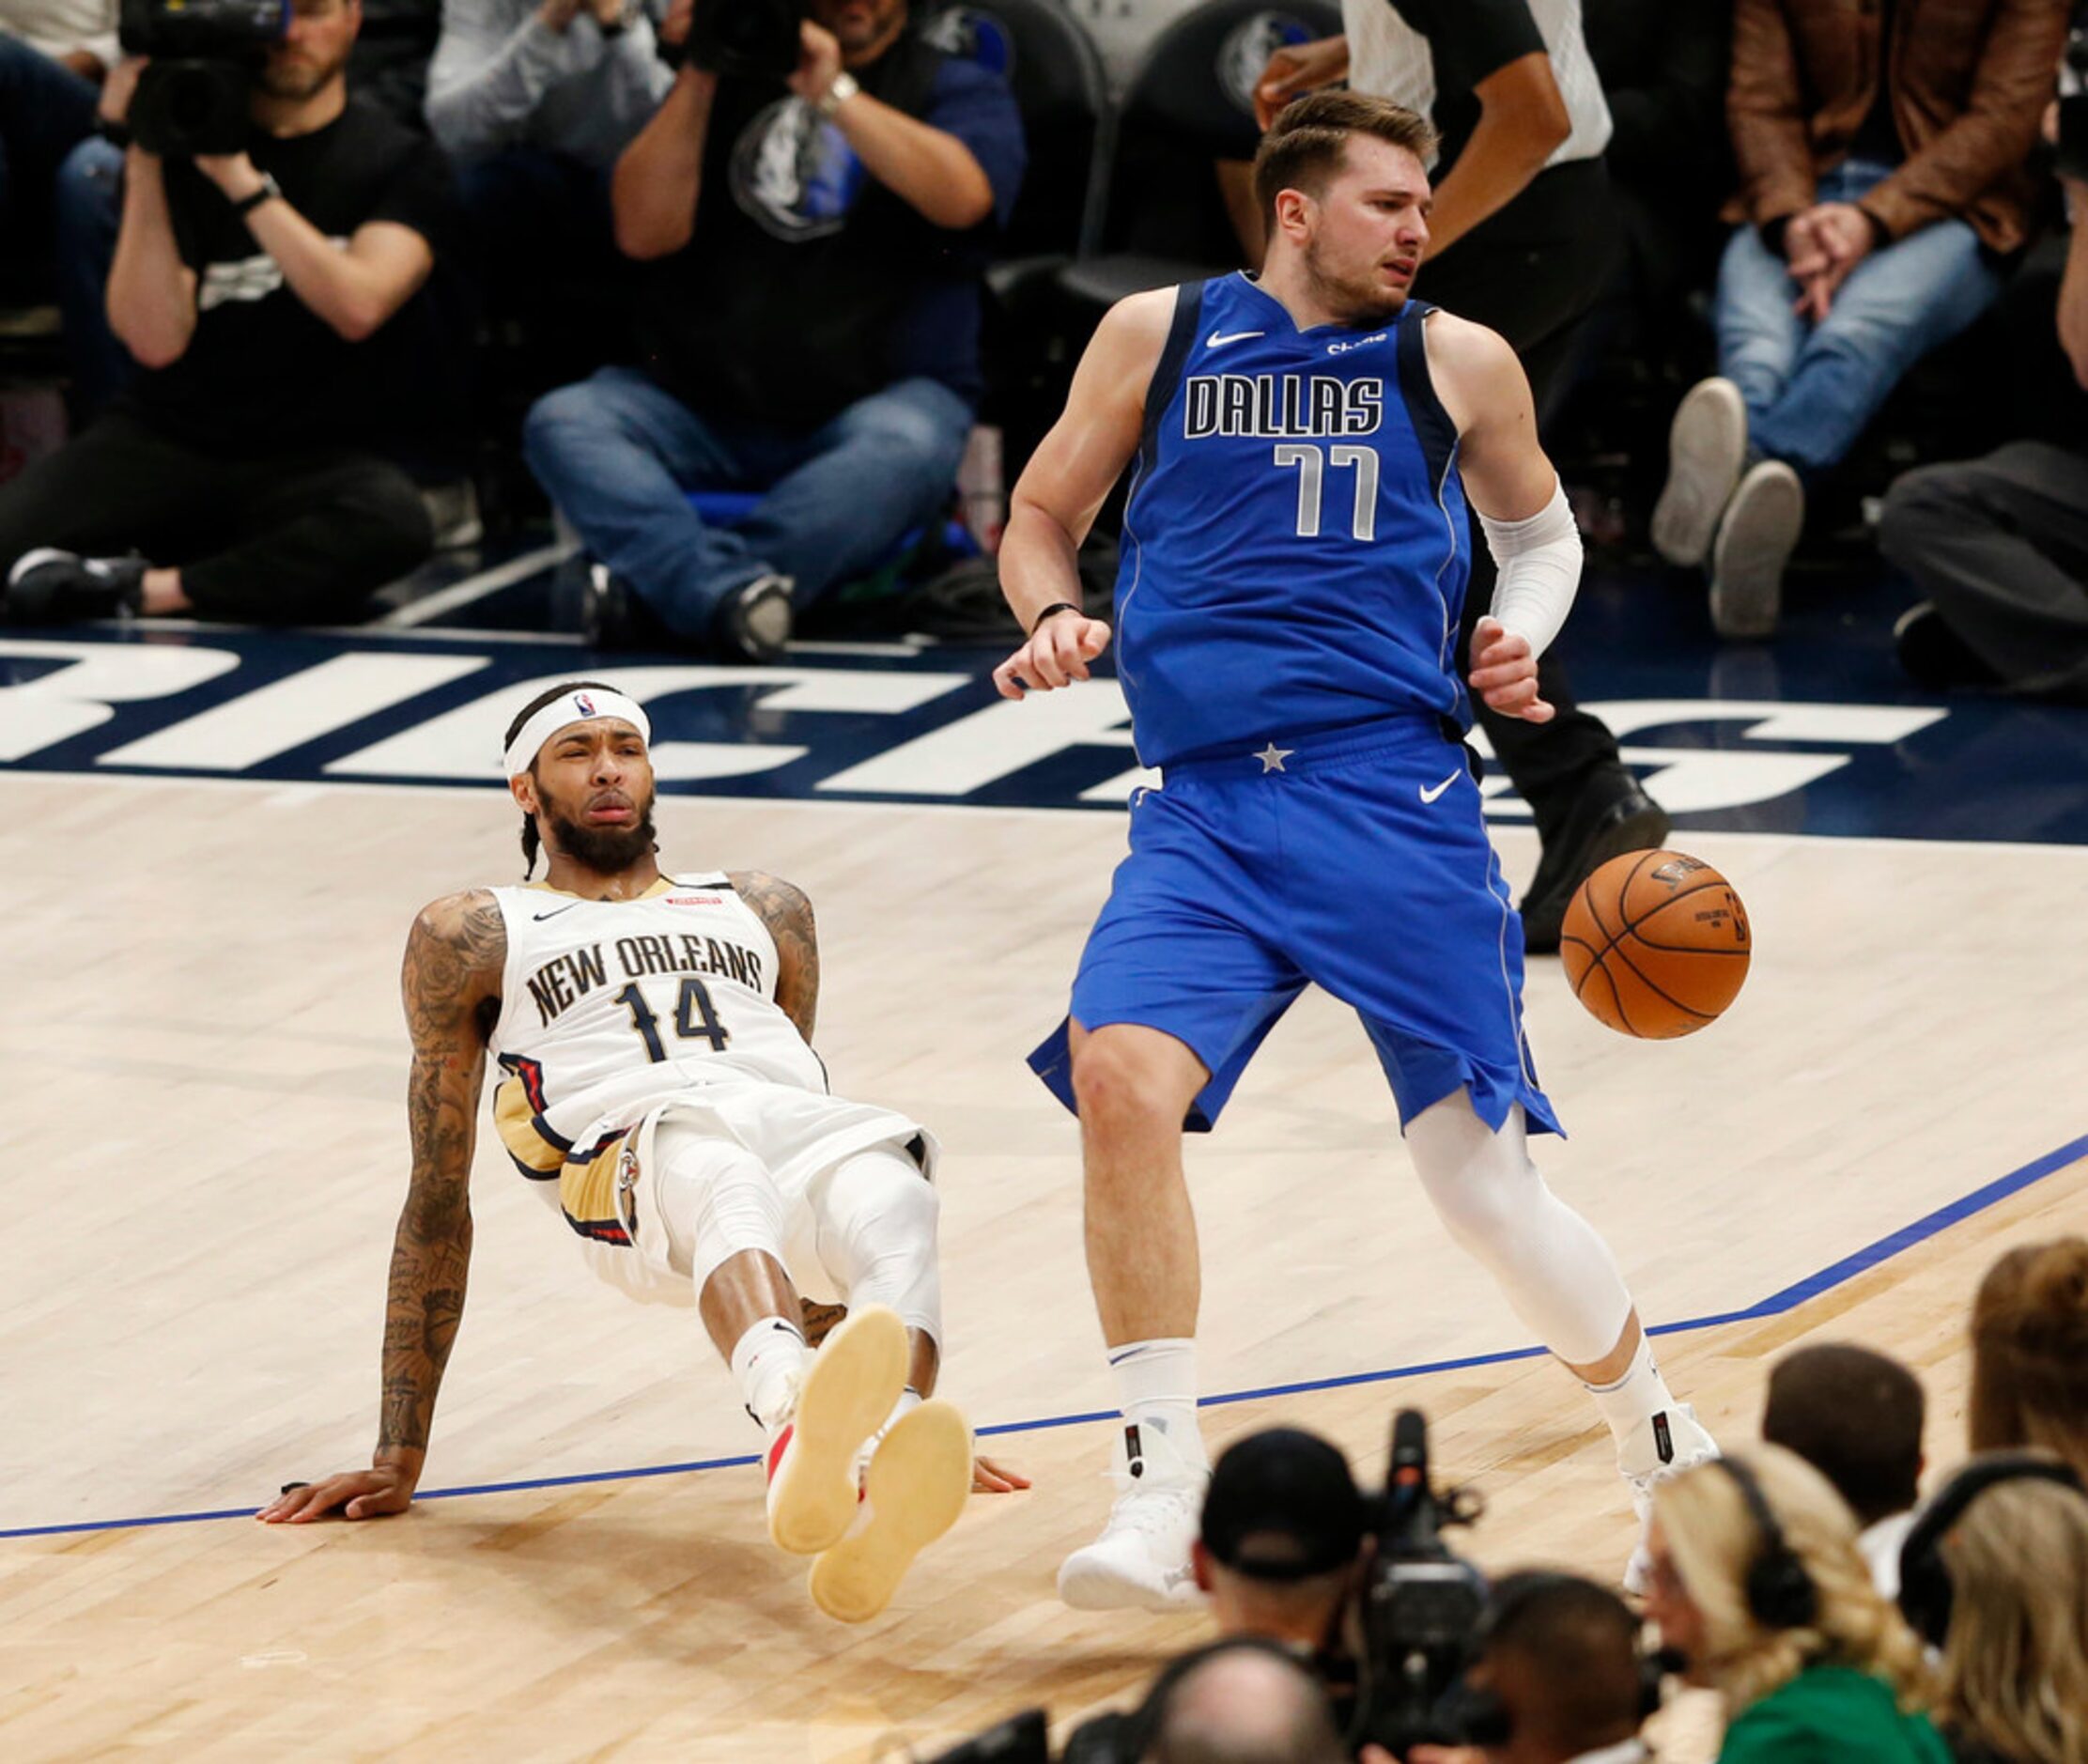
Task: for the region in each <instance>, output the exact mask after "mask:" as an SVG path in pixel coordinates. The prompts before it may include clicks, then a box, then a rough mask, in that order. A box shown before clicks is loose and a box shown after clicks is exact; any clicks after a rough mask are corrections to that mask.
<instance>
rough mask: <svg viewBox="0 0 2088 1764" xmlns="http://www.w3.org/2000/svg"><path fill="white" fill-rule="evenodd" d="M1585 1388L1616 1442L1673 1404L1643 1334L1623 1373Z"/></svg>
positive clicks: (1649, 1341)
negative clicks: (1614, 1378)
mask: <svg viewBox="0 0 2088 1764" xmlns="http://www.w3.org/2000/svg"><path fill="white" fill-rule="evenodd" d="M1586 1388H1587V1394H1588V1395H1589V1396H1590V1397H1592V1398H1594V1400H1595V1406H1596V1407H1597V1408H1598V1409H1600V1410H1601V1414H1602V1419H1603V1420H1605V1421H1607V1422H1608V1423H1609V1424H1610V1431H1611V1433H1612V1434H1614V1435H1615V1436H1616V1443H1617V1444H1618V1445H1619V1446H1622V1445H1625V1444H1627V1443H1629V1441H1630V1440H1631V1437H1632V1434H1634V1433H1635V1432H1637V1431H1638V1430H1639V1428H1640V1427H1641V1426H1643V1425H1644V1424H1645V1422H1646V1421H1647V1418H1648V1417H1649V1416H1654V1415H1657V1414H1659V1413H1660V1412H1661V1411H1662V1410H1663V1409H1672V1408H1673V1407H1674V1406H1675V1397H1674V1393H1673V1392H1672V1391H1670V1390H1669V1389H1668V1387H1667V1380H1666V1379H1664V1378H1663V1377H1662V1376H1661V1369H1660V1368H1659V1367H1658V1366H1656V1365H1654V1364H1653V1338H1651V1337H1650V1336H1647V1335H1644V1334H1642V1335H1641V1336H1640V1337H1639V1338H1638V1352H1637V1353H1636V1354H1632V1363H1631V1365H1630V1366H1629V1367H1627V1368H1626V1369H1625V1372H1624V1376H1623V1377H1621V1378H1619V1379H1618V1380H1617V1381H1616V1383H1615V1384H1611V1385H1588V1386H1587V1387H1586Z"/></svg>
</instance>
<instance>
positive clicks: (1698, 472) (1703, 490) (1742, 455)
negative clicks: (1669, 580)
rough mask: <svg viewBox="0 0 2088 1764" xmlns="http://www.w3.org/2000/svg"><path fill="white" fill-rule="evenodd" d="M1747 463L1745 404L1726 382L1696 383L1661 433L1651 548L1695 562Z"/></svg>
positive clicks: (1673, 559) (1708, 544) (1708, 546)
mask: <svg viewBox="0 0 2088 1764" xmlns="http://www.w3.org/2000/svg"><path fill="white" fill-rule="evenodd" d="M1746 463H1747V405H1746V403H1745V401H1744V400H1743V399H1742V398H1741V397H1740V388H1739V387H1738V386H1736V385H1734V384H1733V382H1732V381H1731V380H1729V379H1718V378H1717V377H1715V376H1714V377H1713V378H1711V379H1700V380H1698V381H1697V382H1696V384H1695V385H1694V386H1692V387H1691V388H1690V389H1689V391H1688V393H1687V394H1685V395H1684V396H1683V398H1682V402H1681V403H1680V404H1679V405H1678V406H1677V407H1676V410H1675V421H1674V423H1673V424H1672V425H1670V426H1669V428H1668V432H1667V483H1666V484H1665V486H1663V488H1662V490H1661V500H1660V501H1659V502H1658V503H1655V504H1654V505H1653V530H1652V535H1651V536H1652V540H1653V549H1654V550H1656V551H1658V552H1659V553H1660V554H1661V555H1662V556H1663V558H1665V559H1666V560H1667V561H1668V562H1669V563H1670V564H1686V565H1694V564H1701V563H1702V562H1703V561H1704V558H1705V554H1706V553H1707V552H1709V550H1710V549H1711V536H1712V534H1715V533H1717V531H1718V518H1719V516H1721V515H1722V514H1724V513H1725V504H1726V503H1727V502H1728V501H1730V500H1731V498H1732V494H1733V491H1734V489H1735V488H1736V487H1738V485H1739V484H1740V472H1741V471H1742V470H1743V469H1744V468H1745V466H1746Z"/></svg>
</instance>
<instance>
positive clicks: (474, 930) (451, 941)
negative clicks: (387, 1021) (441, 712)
mask: <svg viewBox="0 0 2088 1764" xmlns="http://www.w3.org/2000/svg"><path fill="white" fill-rule="evenodd" d="M506 961H507V922H506V921H505V920H503V918H502V917H501V909H500V904H499V903H498V902H497V901H495V900H494V898H493V895H492V892H491V890H487V889H467V890H464V891H463V892H461V893H457V894H445V895H444V896H443V897H442V898H441V900H438V901H431V902H429V903H428V905H425V906H424V907H423V908H422V909H421V912H420V916H419V917H418V918H417V919H415V920H414V921H413V929H412V932H411V933H410V935H409V936H408V937H407V940H406V967H405V972H404V975H403V976H402V983H403V987H404V990H405V994H406V1005H407V1015H408V1019H409V1021H410V1024H411V1025H412V1028H413V1029H414V1031H415V1033H416V1034H419V1033H420V1032H421V1031H422V1030H423V1029H432V1028H434V1027H437V1026H438V1025H440V1024H441V1022H442V1021H443V1020H444V1019H445V1018H451V1017H454V1016H455V1015H458V1014H467V1013H469V1014H472V1015H473V1016H474V1017H483V1015H484V1007H485V1005H486V1004H487V1001H488V1000H490V1001H492V1002H494V1003H496V1004H497V1003H498V1001H499V998H500V989H501V971H502V969H503V967H504V966H505V964H506Z"/></svg>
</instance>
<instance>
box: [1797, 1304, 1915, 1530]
mask: <svg viewBox="0 0 2088 1764" xmlns="http://www.w3.org/2000/svg"><path fill="white" fill-rule="evenodd" d="M1926 1407H1927V1405H1926V1401H1925V1400H1924V1399H1923V1395H1922V1387H1921V1380H1920V1379H1918V1378H1916V1377H1915V1376H1914V1374H1913V1373H1912V1372H1910V1371H1909V1370H1908V1369H1907V1368H1906V1367H1904V1366H1902V1365H1901V1364H1900V1363H1899V1362H1898V1361H1897V1360H1895V1359H1892V1358H1890V1357H1888V1356H1887V1355H1885V1354H1874V1353H1872V1352H1871V1350H1870V1349H1868V1348H1860V1347H1855V1346H1852V1345H1850V1344H1848V1343H1847V1342H1839V1341H1821V1342H1816V1343H1815V1344H1814V1345H1813V1346H1811V1347H1804V1348H1799V1349H1798V1350H1796V1351H1795V1352H1794V1353H1790V1354H1786V1355H1785V1356H1784V1357H1783V1358H1782V1359H1780V1360H1778V1361H1777V1362H1776V1364H1775V1365H1774V1366H1773V1367H1772V1368H1771V1369H1770V1374H1769V1400H1768V1402H1767V1403H1766V1404H1765V1405H1764V1406H1763V1409H1762V1437H1763V1438H1764V1439H1766V1440H1768V1441H1769V1443H1770V1444H1771V1445H1772V1446H1782V1447H1786V1449H1787V1450H1790V1451H1795V1452H1796V1453H1797V1454H1798V1455H1799V1456H1800V1457H1801V1458H1802V1459H1804V1460H1805V1462H1807V1463H1809V1464H1811V1465H1812V1466H1813V1468H1814V1469H1816V1470H1817V1471H1818V1472H1819V1473H1820V1474H1821V1475H1822V1476H1824V1477H1825V1478H1827V1479H1828V1480H1829V1481H1830V1482H1832V1483H1833V1485H1834V1492H1835V1493H1837V1494H1839V1495H1840V1496H1841V1497H1842V1499H1843V1500H1845V1501H1847V1502H1848V1509H1849V1511H1850V1512H1852V1513H1854V1514H1855V1515H1856V1522H1857V1524H1863V1525H1874V1524H1877V1523H1878V1522H1879V1520H1880V1519H1883V1518H1884V1517H1886V1515H1887V1514H1890V1513H1903V1512H1905V1511H1906V1510H1907V1509H1909V1508H1910V1507H1911V1506H1912V1505H1913V1504H1914V1498H1915V1493H1916V1490H1917V1487H1918V1485H1919V1483H1920V1481H1921V1430H1922V1420H1923V1417H1924V1413H1925V1411H1926Z"/></svg>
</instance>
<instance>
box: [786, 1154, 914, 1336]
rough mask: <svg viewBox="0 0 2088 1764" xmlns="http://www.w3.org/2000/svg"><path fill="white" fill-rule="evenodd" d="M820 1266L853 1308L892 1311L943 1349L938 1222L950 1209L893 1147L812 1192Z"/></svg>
mask: <svg viewBox="0 0 2088 1764" xmlns="http://www.w3.org/2000/svg"><path fill="white" fill-rule="evenodd" d="M808 1199H810V1201H811V1203H812V1220H813V1223H814V1226H815V1229H816V1230H817V1232H818V1240H817V1241H818V1246H819V1260H820V1261H821V1262H822V1263H823V1264H824V1265H825V1267H826V1269H827V1274H828V1275H830V1276H831V1277H833V1281H834V1284H835V1285H836V1286H838V1287H839V1288H840V1289H841V1291H842V1294H843V1297H844V1298H845V1299H846V1300H847V1301H848V1303H849V1304H850V1305H889V1306H890V1307H891V1308H892V1309H893V1310H895V1311H897V1312H898V1313H899V1316H900V1320H901V1321H902V1322H903V1323H905V1325H906V1327H907V1328H909V1329H919V1330H920V1331H921V1333H922V1334H924V1335H926V1336H927V1337H929V1338H931V1339H932V1340H934V1341H935V1342H936V1345H937V1346H938V1347H939V1346H940V1345H941V1342H942V1273H941V1270H940V1268H939V1267H938V1265H937V1263H936V1218H937V1216H938V1215H940V1213H941V1211H942V1202H941V1200H940V1199H939V1198H938V1197H937V1196H936V1188H935V1184H933V1183H931V1182H930V1181H929V1180H928V1179H927V1178H926V1177H925V1176H923V1175H922V1174H921V1173H920V1166H919V1165H917V1164H916V1163H915V1162H914V1161H913V1159H912V1158H910V1157H907V1156H906V1155H905V1153H902V1152H900V1151H899V1150H898V1149H897V1148H896V1147H893V1146H877V1147H874V1149H873V1150H871V1151H868V1152H858V1153H857V1154H856V1155H855V1156H854V1157H852V1158H849V1159H847V1160H846V1161H845V1162H843V1163H842V1164H840V1165H837V1166H836V1167H835V1168H833V1169H832V1170H830V1171H828V1172H827V1174H826V1175H824V1176H822V1177H820V1178H819V1180H818V1181H816V1182H815V1183H813V1184H812V1192H811V1194H810V1196H809V1197H808Z"/></svg>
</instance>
